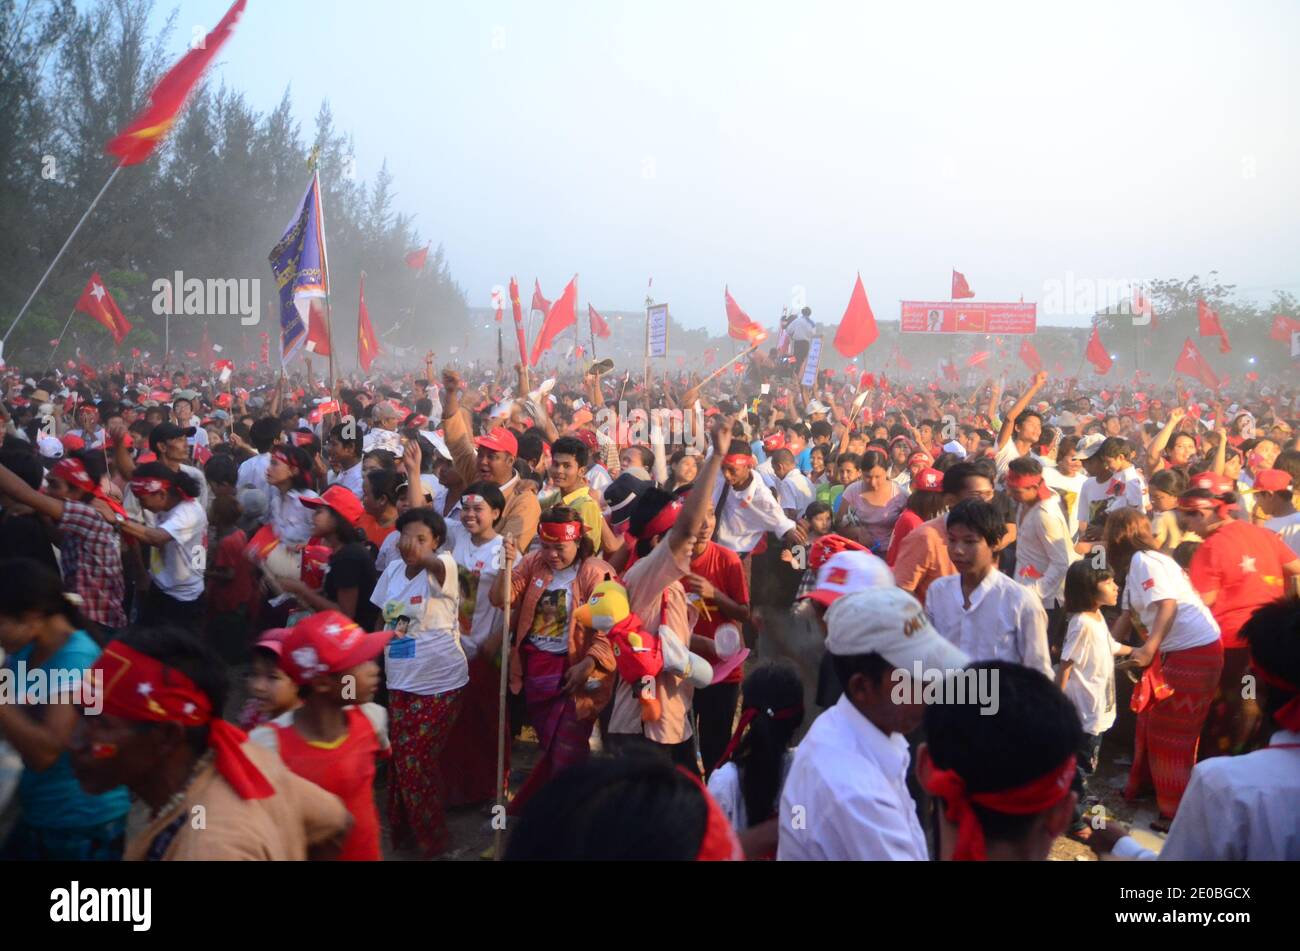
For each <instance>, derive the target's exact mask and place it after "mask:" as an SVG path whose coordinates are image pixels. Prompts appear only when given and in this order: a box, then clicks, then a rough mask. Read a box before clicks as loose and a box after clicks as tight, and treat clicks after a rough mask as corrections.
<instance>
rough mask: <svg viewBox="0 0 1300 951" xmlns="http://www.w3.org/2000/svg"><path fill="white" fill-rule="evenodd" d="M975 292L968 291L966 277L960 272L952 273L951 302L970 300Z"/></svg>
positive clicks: (968, 286)
mask: <svg viewBox="0 0 1300 951" xmlns="http://www.w3.org/2000/svg"><path fill="white" fill-rule="evenodd" d="M974 296H975V292H974V291H973V290H971V289H970V285H969V284H967V283H966V275H965V274H963V273H961V271H953V272H952V299H953V300H971V299H972V298H973V297H974Z"/></svg>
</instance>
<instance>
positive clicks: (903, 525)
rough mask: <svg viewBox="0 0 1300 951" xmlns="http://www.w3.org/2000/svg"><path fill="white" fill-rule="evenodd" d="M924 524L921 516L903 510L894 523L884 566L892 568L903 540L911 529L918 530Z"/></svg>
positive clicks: (909, 510)
mask: <svg viewBox="0 0 1300 951" xmlns="http://www.w3.org/2000/svg"><path fill="white" fill-rule="evenodd" d="M924 524H925V522H924V521H923V520H922V518H921V516H919V515H917V514H916V513H915V512H913V511H912V510H911V509H903V511H902V513H901V514H900V515H899V516H898V521H897V522H895V523H894V534H893V535H891V536H890V538H889V551H887V552H886V553H885V564H887V565H889V567H891V568H892V567H894V562H896V561H897V560H898V546H899V545H901V544H903V539H904V538H906V537H907V536H908V535H910V534H911V533H912V530H913V529H917V528H920V527H921V526H922V525H924Z"/></svg>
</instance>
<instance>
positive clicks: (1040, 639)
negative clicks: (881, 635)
mask: <svg viewBox="0 0 1300 951" xmlns="http://www.w3.org/2000/svg"><path fill="white" fill-rule="evenodd" d="M925 613H926V615H927V616H928V617H929V618H930V623H931V624H933V625H934V627H935V630H937V631H938V632H939V633H940V634H942V635H943V636H944V637H946V638H947V639H948V640H949V641H951V642H952V643H953V644H955V645H956V646H957V647H959V648H960V649H961V650H962V651H964V652H965V654H966V656H967V657H970V658H972V659H973V660H1005V661H1010V662H1011V663H1013V664H1022V665H1023V666H1025V667H1029V668H1032V669H1033V670H1037V671H1041V672H1042V673H1043V674H1044V675H1045V676H1047V677H1051V676H1052V661H1051V656H1050V654H1049V653H1048V650H1047V613H1046V612H1045V611H1044V610H1043V605H1042V602H1041V601H1039V600H1038V597H1037V595H1035V594H1034V593H1033V592H1031V591H1030V590H1029V589H1028V588H1024V587H1022V586H1020V585H1018V584H1016V583H1015V582H1014V581H1012V580H1011V579H1010V578H1008V577H1007V576H1006V575H1004V574H1003V573H1002V572H1000V571H998V570H997V569H996V568H994V569H993V570H991V571H990V572H989V573H988V577H986V578H985V579H984V580H983V581H981V582H980V584H979V586H978V587H977V588H976V589H975V590H974V591H972V592H971V596H970V608H969V609H967V608H966V607H965V606H964V602H963V598H962V593H961V575H960V574H955V575H947V576H945V577H943V578H937V579H935V581H934V582H933V583H932V584H931V585H930V587H929V588H928V589H927V590H926V592H925Z"/></svg>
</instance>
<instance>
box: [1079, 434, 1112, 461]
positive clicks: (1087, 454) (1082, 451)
mask: <svg viewBox="0 0 1300 951" xmlns="http://www.w3.org/2000/svg"><path fill="white" fill-rule="evenodd" d="M1105 441H1106V437H1105V436H1103V435H1102V434H1101V433H1092V434H1091V435H1089V436H1084V437H1083V438H1082V439H1080V440H1079V442H1078V443H1077V444H1076V445H1075V447H1074V458H1076V459H1078V460H1079V461H1080V462H1082V461H1083V460H1084V459H1091V458H1092V457H1093V456H1095V455H1096V454H1097V450H1098V449H1100V448H1101V444H1102V443H1104V442H1105Z"/></svg>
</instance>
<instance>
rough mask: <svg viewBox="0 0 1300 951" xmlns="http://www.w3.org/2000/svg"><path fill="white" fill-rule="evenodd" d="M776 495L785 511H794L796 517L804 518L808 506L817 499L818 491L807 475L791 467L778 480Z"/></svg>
mask: <svg viewBox="0 0 1300 951" xmlns="http://www.w3.org/2000/svg"><path fill="white" fill-rule="evenodd" d="M776 497H777V501H778V502H779V503H780V505H781V509H782V510H783V511H787V512H788V511H793V512H794V517H795V518H802V517H803V513H804V511H805V510H806V509H807V508H808V506H810V505H812V504H813V502H814V501H816V499H817V491H816V490H815V489H814V488H813V485H812V483H811V482H809V481H808V477H807V476H806V475H804V474H803V473H802V472H800V471H799V470H798V469H791V470H790V471H789V472H787V473H786V474H785V478H784V479H779V480H778V481H777V484H776Z"/></svg>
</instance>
